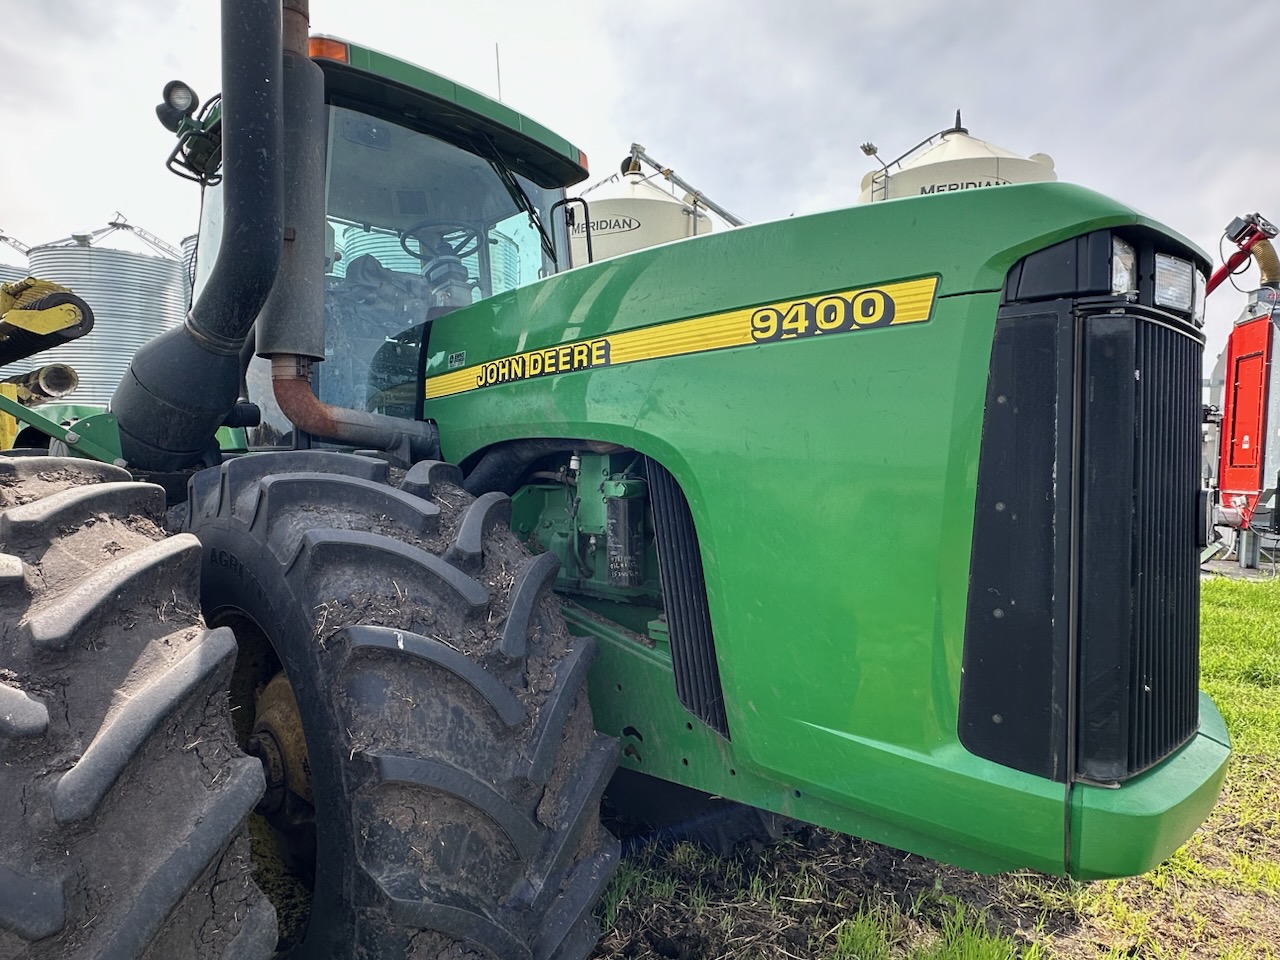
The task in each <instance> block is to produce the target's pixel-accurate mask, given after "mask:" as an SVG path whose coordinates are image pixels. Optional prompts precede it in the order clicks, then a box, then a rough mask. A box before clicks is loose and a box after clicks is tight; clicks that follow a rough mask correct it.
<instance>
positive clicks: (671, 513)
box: [645, 457, 729, 739]
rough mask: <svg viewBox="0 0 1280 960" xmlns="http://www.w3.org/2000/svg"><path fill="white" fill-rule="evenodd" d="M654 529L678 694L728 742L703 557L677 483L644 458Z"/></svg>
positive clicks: (657, 464) (727, 722)
mask: <svg viewBox="0 0 1280 960" xmlns="http://www.w3.org/2000/svg"><path fill="white" fill-rule="evenodd" d="M645 465H646V468H647V472H648V477H649V496H650V501H651V503H652V505H653V524H654V530H655V532H656V534H657V541H658V569H659V571H660V573H661V575H662V602H663V605H664V606H665V607H666V611H667V629H668V631H669V632H670V637H671V661H672V668H673V670H674V672H675V681H676V695H677V696H678V697H679V698H680V702H681V703H682V704H684V706H685V709H687V710H688V711H689V712H690V713H692V714H693V715H694V716H695V717H697V718H698V719H700V720H701V721H702V722H703V723H705V724H707V725H708V726H709V727H711V729H712V730H715V731H716V732H717V733H719V734H720V735H721V736H722V737H725V738H726V739H727V738H728V737H729V719H728V717H727V716H726V715H725V710H724V691H723V690H722V688H721V686H720V667H719V666H718V665H717V663H716V650H715V641H714V638H713V637H712V634H711V611H710V608H709V607H708V605H707V588H706V581H705V579H704V577H703V572H702V555H701V553H700V552H699V550H698V538H697V533H696V532H695V530H694V527H693V515H692V514H691V513H690V512H689V504H688V501H686V500H685V497H684V493H683V492H682V491H681V490H680V487H679V485H678V484H677V483H676V481H675V478H674V477H672V476H671V474H670V473H668V472H667V469H666V468H665V467H663V466H662V464H660V463H658V462H657V461H656V460H651V459H649V458H647V457H646V458H645Z"/></svg>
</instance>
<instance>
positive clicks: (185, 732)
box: [0, 456, 276, 960]
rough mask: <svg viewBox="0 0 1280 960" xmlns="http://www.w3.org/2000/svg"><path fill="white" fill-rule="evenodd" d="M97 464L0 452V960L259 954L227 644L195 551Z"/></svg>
mask: <svg viewBox="0 0 1280 960" xmlns="http://www.w3.org/2000/svg"><path fill="white" fill-rule="evenodd" d="M164 515H165V497H164V491H163V490H161V489H160V488H159V487H157V486H152V485H150V484H143V483H133V482H131V481H130V476H129V474H128V473H127V472H125V471H124V470H121V469H119V468H117V467H112V466H108V465H106V464H99V463H91V462H88V461H85V460H72V459H64V458H60V457H47V456H8V457H0V810H3V815H2V816H0V958H4V960H11V958H18V957H22V958H28V960H53V958H58V960H66V958H72V960H89V958H98V960H104V958H105V960H126V958H128V960H135V958H144V960H162V958H180V960H210V958H221V960H261V958H266V957H269V956H270V955H271V952H272V950H273V948H274V946H275V943H276V917H275V912H274V910H273V908H272V906H271V904H270V903H269V902H268V901H267V900H266V899H265V898H264V897H263V895H262V894H261V893H259V892H258V889H257V887H256V886H255V885H254V884H253V881H252V879H251V874H252V871H251V860H250V851H249V835H248V832H247V829H246V817H247V815H248V814H249V811H251V810H252V809H253V807H254V805H255V804H257V803H258V799H259V797H260V796H261V795H262V792H263V786H264V780H263V772H262V766H261V764H260V763H259V762H258V761H256V760H254V759H252V758H250V757H247V756H245V755H244V753H242V752H241V751H240V750H239V749H238V748H237V747H236V744H235V741H234V739H233V737H232V733H231V724H230V722H229V717H228V712H227V695H226V689H227V684H228V682H229V681H230V678H231V675H232V664H233V662H234V659H235V653H236V643H235V639H234V638H233V637H232V635H231V632H230V631H229V630H208V629H206V628H205V626H204V624H203V623H202V622H201V620H200V615H199V588H198V578H199V564H200V544H199V542H198V541H197V540H196V538H195V537H192V536H189V535H182V536H176V537H166V536H165V533H164V531H163V530H162V528H161V526H160V525H161V524H162V523H163V521H164Z"/></svg>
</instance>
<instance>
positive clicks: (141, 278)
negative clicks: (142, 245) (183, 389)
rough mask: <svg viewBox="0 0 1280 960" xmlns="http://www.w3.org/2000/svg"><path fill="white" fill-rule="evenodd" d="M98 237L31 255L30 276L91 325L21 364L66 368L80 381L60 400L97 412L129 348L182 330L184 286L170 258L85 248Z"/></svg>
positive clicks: (37, 249) (117, 379) (36, 249)
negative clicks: (76, 306) (67, 299)
mask: <svg viewBox="0 0 1280 960" xmlns="http://www.w3.org/2000/svg"><path fill="white" fill-rule="evenodd" d="M99 237H100V233H99V234H77V235H75V236H72V237H70V238H68V239H67V240H60V241H57V242H55V243H49V244H43V245H41V246H38V247H32V248H31V251H30V253H29V254H28V258H29V261H30V267H31V273H32V274H33V275H34V276H37V277H39V278H40V279H42V280H52V281H53V282H54V283H60V284H62V285H63V286H65V287H69V288H70V289H71V290H73V291H74V292H75V293H76V295H77V296H79V297H80V298H81V299H83V300H84V301H85V302H86V303H88V304H89V306H90V308H91V309H92V310H93V316H94V326H93V330H91V331H90V332H89V333H88V334H86V335H85V336H83V337H81V338H80V339H79V340H73V341H72V342H70V343H67V344H64V345H63V346H60V347H55V348H54V349H52V350H46V351H44V352H43V353H41V354H39V355H38V356H36V357H33V358H31V360H30V361H27V362H28V365H29V366H28V368H30V367H31V366H39V365H42V364H46V363H67V364H70V365H71V366H72V367H74V368H75V369H76V372H77V373H78V374H79V375H80V386H79V387H78V388H77V390H76V392H75V393H74V394H72V395H71V396H70V397H69V398H68V399H69V400H71V401H73V402H75V403H87V404H102V405H103V406H105V405H106V404H107V402H108V401H109V400H110V399H111V395H112V393H114V392H115V389H116V384H118V383H119V382H120V378H121V377H123V376H124V372H125V370H126V369H127V368H128V366H129V361H130V359H132V357H133V355H134V353H135V352H136V351H137V349H138V348H139V347H141V346H142V345H143V344H144V343H146V342H147V341H148V340H150V339H151V338H152V337H154V336H156V335H157V334H159V333H161V332H163V331H165V330H168V329H169V328H170V327H175V326H177V325H178V324H180V323H182V320H183V317H184V316H185V315H186V309H185V306H184V303H185V300H184V290H185V289H186V283H185V280H184V277H183V266H182V262H181V260H179V259H178V257H176V256H175V257H168V256H152V255H149V254H143V253H133V252H131V251H128V250H116V249H112V248H110V247H104V246H96V245H94V243H93V241H94V240H95V239H98V238H99ZM17 366H18V365H17V364H15V368H16V367H17ZM196 372H197V371H194V370H193V371H192V375H193V376H194V375H195V374H196Z"/></svg>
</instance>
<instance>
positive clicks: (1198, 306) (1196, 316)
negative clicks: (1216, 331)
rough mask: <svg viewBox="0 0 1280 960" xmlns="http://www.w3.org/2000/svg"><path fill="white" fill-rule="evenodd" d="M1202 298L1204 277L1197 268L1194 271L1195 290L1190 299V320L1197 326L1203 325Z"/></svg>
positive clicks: (1203, 295)
mask: <svg viewBox="0 0 1280 960" xmlns="http://www.w3.org/2000/svg"><path fill="white" fill-rule="evenodd" d="M1204 298H1205V277H1204V274H1203V273H1201V272H1200V271H1199V270H1197V271H1196V292H1195V297H1194V299H1193V300H1192V301H1191V320H1192V322H1193V323H1195V325H1196V326H1197V327H1203V326H1204Z"/></svg>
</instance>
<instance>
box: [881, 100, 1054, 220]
mask: <svg viewBox="0 0 1280 960" xmlns="http://www.w3.org/2000/svg"><path fill="white" fill-rule="evenodd" d="M862 152H863V153H865V154H867V156H869V157H875V156H876V152H877V151H876V148H875V146H874V145H873V144H870V143H867V144H863V146H862ZM1057 179H1058V176H1057V174H1056V173H1054V170H1053V158H1051V157H1049V156H1048V155H1047V154H1043V153H1033V154H1032V155H1031V156H1030V157H1023V156H1019V155H1018V154H1016V153H1013V152H1012V151H1010V150H1006V149H1005V148H1004V147H998V146H996V145H995V144H994V143H988V142H987V141H986V140H979V139H978V138H977V137H971V136H969V131H968V130H967V129H965V128H964V127H962V126H961V125H960V114H959V112H957V113H956V124H955V126H954V127H951V128H950V129H947V130H942V131H939V132H938V133H935V134H934V135H933V136H932V137H929V138H928V139H926V140H923V141H921V142H920V143H918V144H916V145H915V146H914V147H912V148H911V149H910V150H908V151H907V152H906V153H904V154H903V155H902V156H900V157H899V158H898V159H897V160H894V161H893V162H892V163H888V164H884V166H883V167H882V168H881V169H880V170H872V171H870V172H869V173H867V174H866V175H865V176H864V177H863V178H862V193H861V194H860V195H859V196H858V202H859V203H872V202H875V201H877V200H895V199H898V198H899V197H921V196H933V195H936V194H939V193H951V192H953V191H955V190H975V189H980V188H983V187H1002V186H1007V185H1009V184H1014V183H1042V182H1045V181H1051V180H1057Z"/></svg>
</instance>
